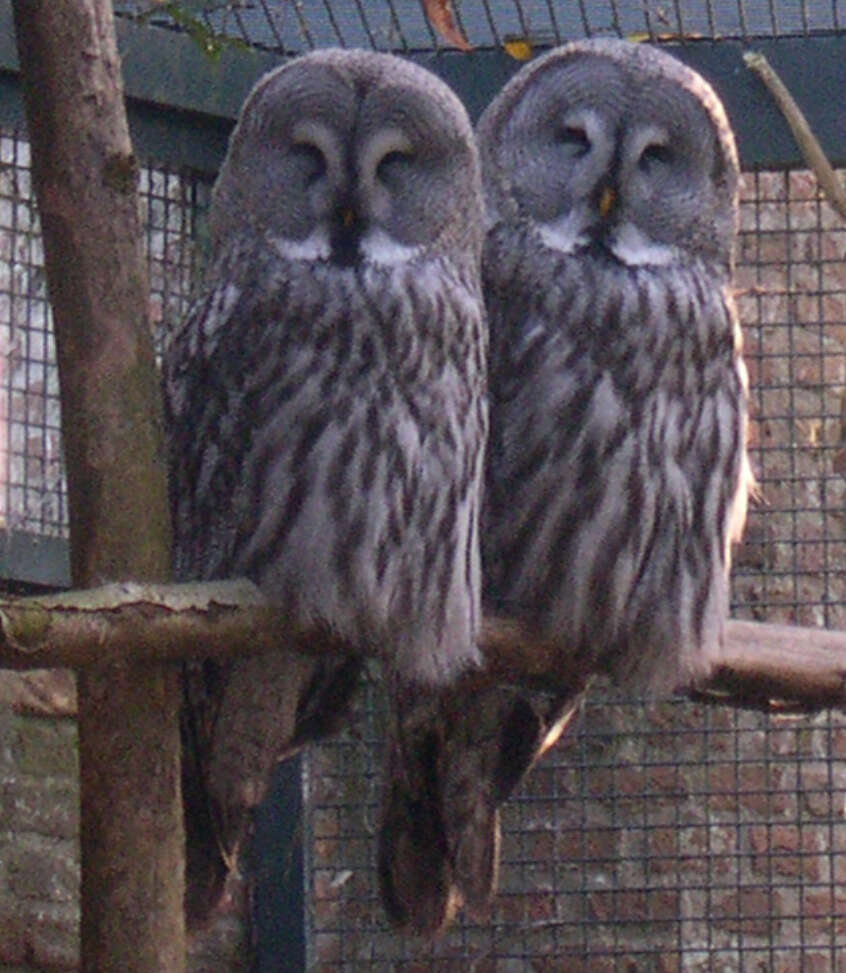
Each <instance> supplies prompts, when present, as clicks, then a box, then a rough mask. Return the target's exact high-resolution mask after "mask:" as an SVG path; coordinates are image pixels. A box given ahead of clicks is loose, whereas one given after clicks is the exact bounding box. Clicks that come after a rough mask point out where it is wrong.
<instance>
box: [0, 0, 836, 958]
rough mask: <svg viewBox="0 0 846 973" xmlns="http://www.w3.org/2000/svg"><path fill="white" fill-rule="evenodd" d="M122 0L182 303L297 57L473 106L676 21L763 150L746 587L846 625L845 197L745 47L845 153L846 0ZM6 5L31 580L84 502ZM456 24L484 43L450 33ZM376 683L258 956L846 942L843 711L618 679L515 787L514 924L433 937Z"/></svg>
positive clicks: (11, 212)
mask: <svg viewBox="0 0 846 973" xmlns="http://www.w3.org/2000/svg"><path fill="white" fill-rule="evenodd" d="M115 6H116V9H117V12H118V13H119V14H120V20H119V36H120V40H121V45H122V52H123V55H124V60H125V74H126V79H127V93H128V95H129V98H130V100H129V107H130V120H131V123H132V125H133V135H134V138H135V144H136V150H137V151H138V153H139V155H140V156H141V158H142V159H143V160H144V162H145V168H144V170H143V173H142V182H141V190H142V199H143V207H144V215H145V219H146V226H147V243H148V254H149V266H150V275H151V286H152V292H151V302H152V307H153V312H154V318H155V320H156V321H157V322H159V325H160V327H161V328H162V329H166V328H167V327H168V326H169V324H171V323H172V322H174V321H175V320H177V319H178V318H179V316H180V315H181V314H182V313H184V311H185V309H186V306H187V303H188V300H189V295H190V291H191V286H192V279H193V277H194V274H195V273H196V272H197V268H198V267H199V266H200V265H201V263H202V253H203V242H204V229H203V227H204V223H203V220H204V211H205V207H206V204H207V200H208V192H209V188H210V185H211V182H212V180H213V178H214V173H215V169H216V166H217V164H218V163H219V161H220V158H221V155H222V151H223V148H224V146H225V139H226V134H227V131H228V128H229V126H230V125H231V121H232V118H233V116H234V114H235V112H236V111H237V108H238V105H239V103H240V101H241V99H242V98H243V95H244V94H245V93H246V91H247V90H248V89H249V87H250V85H251V83H252V81H253V80H254V79H255V78H256V77H257V76H258V75H259V74H260V73H261V72H262V71H263V70H265V69H267V68H268V67H270V66H272V65H274V64H276V63H279V62H280V61H281V60H282V59H283V58H284V57H287V56H290V55H292V54H294V53H297V52H300V51H303V50H307V49H310V48H313V47H319V46H327V45H338V44H340V45H344V46H363V47H374V48H378V49H384V50H393V51H396V52H398V53H401V54H407V55H409V56H412V57H415V58H417V59H419V60H421V61H422V62H423V63H425V64H426V65H428V66H429V67H431V68H433V69H434V70H435V71H436V72H438V73H440V74H441V75H442V76H443V77H445V78H446V79H447V80H448V81H449V82H450V83H451V84H452V85H453V86H454V87H455V88H456V90H457V91H458V92H459V94H460V95H461V96H462V97H463V98H464V99H465V101H466V103H467V104H468V107H469V109H470V110H471V112H472V113H473V114H474V115H477V114H478V112H479V111H480V110H481V108H482V107H484V105H485V104H486V102H487V101H488V100H489V98H490V96H491V95H492V94H493V93H494V92H495V91H496V90H497V89H498V87H499V86H500V85H501V83H502V82H503V80H504V79H505V78H507V77H508V76H509V75H510V74H511V73H513V71H515V70H516V69H517V68H519V66H520V63H521V60H520V59H521V58H525V57H527V56H529V54H530V53H532V52H538V51H541V50H543V49H545V48H547V47H549V46H551V45H553V44H556V43H560V42H563V41H564V40H566V39H569V38H574V37H582V36H592V35H603V34H606V35H607V34H611V35H618V36H624V37H630V38H632V39H636V40H644V41H651V42H653V43H660V44H667V45H671V48H672V50H673V51H674V52H675V53H676V54H677V55H678V56H679V57H681V58H682V59H683V60H685V61H687V62H688V63H690V64H691V65H693V66H694V67H696V68H697V69H698V70H700V71H701V72H702V73H703V74H704V75H705V76H706V77H708V78H709V79H710V80H711V81H712V82H713V83H714V85H715V86H716V87H717V89H718V91H719V93H720V94H721V96H722V97H723V99H724V101H725V103H726V106H727V108H728V111H729V114H730V116H731V119H732V122H733V124H734V127H735V130H736V133H737V136H738V141H739V147H740V151H741V157H742V161H743V167H744V183H743V191H742V200H741V232H740V241H739V249H738V267H737V288H738V293H737V297H738V304H739V309H740V316H741V320H742V322H743V326H744V337H745V351H746V359H747V362H748V364H749V367H750V372H751V378H752V386H753V388H752V410H753V424H752V459H753V464H754V467H755V472H756V475H757V477H758V481H759V483H760V488H761V490H760V493H761V496H760V499H759V500H758V502H757V503H756V504H755V506H754V507H753V510H752V513H751V516H750V519H749V526H748V532H747V540H746V542H745V544H744V545H743V547H742V548H741V550H740V551H739V553H738V557H737V563H736V567H735V571H734V587H733V592H734V609H733V611H734V615H735V616H736V617H738V618H747V619H755V620H766V621H778V622H787V623H795V624H800V625H804V626H822V627H829V628H836V629H843V628H844V627H846V217H844V215H842V214H838V213H837V212H836V211H835V209H833V208H832V207H831V206H830V205H829V203H828V202H827V201H825V199H824V198H823V196H822V194H821V192H820V189H819V186H818V183H817V179H816V177H815V176H814V174H813V173H812V172H810V171H809V169H808V167H807V164H806V162H805V161H804V160H803V157H802V154H801V152H800V149H799V148H798V146H797V144H796V142H795V141H794V139H793V137H792V135H791V134H790V131H789V129H788V127H787V125H786V123H785V120H784V118H783V117H782V115H781V113H780V111H779V109H778V108H777V107H776V106H775V104H774V102H773V101H772V99H771V97H770V95H769V94H768V92H767V91H766V89H765V88H764V86H763V85H762V83H761V81H760V80H759V79H758V78H757V77H756V76H755V75H754V74H752V73H751V72H750V71H749V70H748V69H747V68H746V67H745V65H744V62H743V59H742V55H743V52H744V51H747V50H750V49H752V50H761V51H762V52H763V53H764V54H765V55H766V56H767V58H768V59H769V61H770V63H771V64H772V65H773V66H774V67H775V68H776V69H777V70H778V72H779V73H780V75H781V76H782V78H783V79H784V81H785V82H786V84H787V85H788V87H789V88H790V90H791V91H792V93H793V95H794V97H795V98H796V100H797V102H798V103H799V105H800V107H801V108H802V110H803V112H804V113H805V115H806V116H807V118H808V119H809V121H810V123H811V125H812V127H813V128H814V129H815V131H816V132H817V134H818V135H819V137H820V140H821V142H822V144H823V148H824V149H825V150H826V152H827V154H828V156H829V158H830V160H831V161H832V162H833V163H834V164H835V165H837V164H840V165H841V166H842V165H844V164H846V2H844V0H831V2H823V0H602V2H594V0H554V2H553V0H453V3H452V5H451V7H449V8H448V7H447V6H446V5H445V4H429V7H430V8H439V9H443V10H446V9H449V10H451V11H452V13H453V14H454V19H453V27H454V30H455V32H456V34H455V35H454V36H453V38H452V40H453V43H449V42H448V41H447V40H445V39H444V37H443V36H442V35H441V34H439V33H438V31H437V30H436V29H435V27H433V22H432V20H431V19H427V16H426V12H425V9H424V5H423V4H422V3H418V2H416V0H415V2H411V0H369V2H364V0H355V2H352V0H350V2H344V3H336V2H333V0H296V2H295V0H245V2H227V3H223V2H221V3H217V4H184V5H183V6H184V7H186V8H188V9H189V10H190V11H191V14H190V16H189V17H185V16H181V17H177V18H176V19H174V18H171V17H169V16H168V12H167V10H168V5H167V4H148V3H146V2H143V0H137V2H134V3H132V2H123V3H116V4H115ZM430 13H431V9H430ZM9 16H10V15H9V11H8V6H7V4H6V3H2V4H0V22H2V26H3V30H2V31H0V72H1V73H0V121H2V131H0V348H2V351H3V354H2V357H0V520H1V521H2V527H3V530H4V535H3V537H4V539H3V540H2V541H0V569H2V573H3V575H4V577H5V578H6V579H7V582H8V586H9V587H11V588H18V589H22V588H26V586H32V585H35V586H39V585H41V586H51V585H56V584H61V583H62V581H63V578H65V576H66V575H65V573H66V566H65V557H66V551H65V548H64V540H63V538H64V537H65V533H66V526H67V525H66V510H65V503H64V494H63V483H62V466H61V443H60V432H59V404H58V394H57V379H56V373H55V364H54V352H53V348H52V344H51V334H50V314H49V307H48V304H47V300H46V295H45V288H44V281H43V271H42V257H41V252H40V244H39V237H38V223H37V215H36V213H35V211H34V209H33V203H32V200H31V197H30V191H29V174H28V169H29V159H28V149H27V143H26V134H25V131H24V130H23V128H22V126H21V114H20V100H19V95H18V93H17V87H16V81H15V74H14V72H15V67H16V64H15V56H14V50H13V45H12V42H11V33H10V32H9V31H8V30H7V29H6V28H7V27H9ZM435 26H437V25H435ZM191 34H193V35H194V36H193V37H191V36H190V35H191ZM456 38H457V39H458V40H459V41H460V42H462V43H463V42H466V45H467V46H468V48H470V50H468V51H466V52H457V51H455V49H454V42H455V41H456ZM198 40H199V44H198ZM202 43H206V44H208V45H210V46H211V47H212V48H214V50H212V51H211V54H212V56H211V57H209V56H207V55H205V54H203V52H202V51H201V50H200V46H199V45H200V44H202ZM839 175H840V177H841V181H844V180H846V174H844V173H843V172H841V173H840V174H839ZM378 706H379V700H378V692H377V691H376V689H375V688H374V686H372V685H371V687H370V688H369V689H368V692H367V693H366V694H365V698H364V700H363V702H362V706H361V708H360V712H359V714H358V718H357V720H356V721H355V723H354V725H353V726H352V727H351V729H350V730H349V731H348V732H346V733H345V734H344V735H343V736H342V737H341V738H339V739H338V740H337V741H336V742H333V743H331V744H328V745H325V746H323V747H320V748H318V749H315V750H313V751H312V752H310V753H309V754H308V755H307V757H306V758H305V759H304V760H303V761H302V763H301V765H299V766H297V767H296V768H294V769H293V770H291V769H290V768H289V770H288V777H289V779H290V777H291V775H292V773H293V774H294V775H295V776H296V777H297V779H298V781H299V782H300V784H301V787H299V788H298V791H299V793H300V794H301V798H302V830H301V831H299V830H297V831H296V833H295V835H294V837H293V841H294V844H293V846H292V847H291V848H288V847H285V848H280V846H279V843H280V842H282V840H283V839H282V838H281V837H280V834H279V831H278V828H277V830H276V831H274V827H275V825H273V823H272V821H271V820H270V818H272V815H271V814H270V812H268V821H267V822H266V823H265V824H263V825H262V826H261V834H262V839H261V840H262V845H261V848H260V853H259V856H258V858H257V864H256V869H257V874H258V877H259V880H260V886H261V881H264V879H267V881H266V883H265V884H266V886H267V890H266V891H264V892H263V893H262V895H263V896H264V898H260V900H259V906H260V909H259V911H260V915H259V916H258V928H259V948H258V957H259V958H258V960H257V963H258V964H259V968H260V969H266V970H276V969H288V968H289V967H287V966H280V965H278V964H279V963H282V962H283V961H282V960H281V959H279V957H280V956H281V955H283V954H285V953H286V952H287V953H288V954H289V955H293V954H291V952H290V951H291V950H296V949H298V948H300V946H303V948H304V953H305V963H306V964H307V967H308V968H309V969H314V970H331V969H338V970H388V969H394V968H395V969H403V970H406V971H412V970H418V969H419V970H422V969H434V970H444V971H447V970H455V971H458V970H462V971H463V970H474V971H477V973H483V971H485V973H486V971H509V973H511V971H518V970H526V971H529V970H533V971H540V970H550V971H552V970H567V971H578V970H585V971H590V973H605V971H609V973H610V971H625V973H637V971H641V973H647V971H661V973H673V971H691V973H693V971H714V973H716V971H744V973H747V971H748V973H752V971H754V973H760V971H767V973H777V971H783V973H787V971H805V973H823V971H829V970H831V971H836V970H841V969H842V970H846V945H844V943H846V719H844V716H843V714H842V713H841V712H839V711H823V712H818V713H813V714H808V713H802V712H792V711H791V710H790V708H789V707H784V708H781V709H779V708H778V707H775V708H771V709H770V710H769V711H767V712H759V711H755V710H751V709H740V708H736V707H731V706H722V705H715V704H714V703H713V702H705V701H698V702H694V701H690V700H684V699H673V700H666V701H658V702H654V701H652V702H644V701H641V700H638V699H631V698H625V697H620V696H619V695H615V694H613V693H611V692H610V691H609V690H603V689H602V688H601V687H600V688H599V689H598V690H597V691H595V692H594V693H593V694H592V696H591V698H590V701H589V704H588V705H587V707H586V709H585V712H584V715H583V718H582V721H581V725H580V727H579V729H578V731H577V733H575V734H574V735H573V737H572V740H571V742H570V745H569V746H566V747H560V748H559V749H557V750H555V751H553V752H552V753H551V754H550V755H548V757H547V758H546V759H545V760H544V762H543V763H542V765H541V766H540V767H539V768H537V769H536V770H535V771H534V773H533V775H532V776H531V778H530V779H529V781H528V783H527V784H526V786H525V787H524V789H523V790H522V792H521V793H520V795H519V796H518V797H517V798H516V799H514V800H513V801H511V802H510V803H509V805H508V806H507V807H506V808H505V811H504V818H503V820H504V832H505V834H504V842H503V870H502V878H501V893H500V895H499V898H498V900H497V904H496V908H495V911H494V913H493V915H492V917H491V921H490V923H487V924H484V925H478V926H477V925H471V924H460V925H458V926H457V927H456V928H455V929H454V930H453V931H452V932H451V933H450V934H449V935H447V936H446V937H445V938H444V939H443V940H441V941H440V942H438V943H437V944H435V945H434V946H425V947H424V946H422V945H421V944H419V943H417V942H415V941H413V940H408V941H405V940H402V939H399V938H398V937H397V936H396V935H394V934H393V933H392V932H390V931H389V930H388V929H387V928H386V927H385V925H384V921H383V918H382V916H381V913H380V908H379V904H378V899H377V894H376V887H375V873H374V865H373V831H374V815H375V810H376V806H377V802H378V796H379V791H378V784H379V782H378V779H377V777H376V768H377V766H378V760H377V752H378V746H379V740H378V734H377V731H376V726H377V723H376V721H375V719H374V714H375V713H376V712H377V711H378ZM289 783H290V780H289ZM289 791H290V788H289ZM285 800H287V801H289V802H290V800H291V799H290V793H289V795H288V797H286V798H285ZM293 803H294V804H296V803H297V802H296V801H294V802H293ZM265 832H266V833H265ZM300 838H301V839H302V843H301V846H300V845H299V844H298V842H299V840H300ZM283 843H284V842H283ZM271 873H272V875H271ZM280 875H281V879H280ZM268 876H270V878H273V881H280V880H281V881H282V882H283V884H285V883H287V886H288V888H287V890H286V893H285V894H286V895H288V894H289V893H290V891H291V887H292V886H293V887H295V889H296V888H301V889H302V891H303V893H304V899H303V901H304V905H303V907H302V908H300V907H299V906H298V905H297V895H293V897H292V898H289V899H287V900H286V902H287V904H285V905H280V901H279V895H280V893H278V891H277V892H273V891H272V889H270V885H271V884H272V883H271V881H270V878H269V877H268ZM2 882H3V877H2V876H1V875H0V885H2ZM291 902H294V906H292V905H291ZM274 910H277V911H276V912H274ZM279 910H283V911H284V912H285V915H284V916H283V917H280V915H279ZM292 925H293V926H294V927H295V931H294V933H293V934H292V933H291V929H292ZM281 930H284V931H285V932H284V935H283V932H282V931H281ZM303 944H304V945H303ZM274 957H276V958H274ZM274 964H277V965H274ZM290 968H294V967H290ZM26 970H27V973H29V970H30V967H27V968H26Z"/></svg>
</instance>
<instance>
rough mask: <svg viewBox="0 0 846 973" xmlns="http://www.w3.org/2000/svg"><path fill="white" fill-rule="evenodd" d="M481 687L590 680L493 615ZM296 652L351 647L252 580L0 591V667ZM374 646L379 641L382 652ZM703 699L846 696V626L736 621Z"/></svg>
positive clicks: (817, 700)
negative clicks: (286, 608) (15, 593)
mask: <svg viewBox="0 0 846 973" xmlns="http://www.w3.org/2000/svg"><path fill="white" fill-rule="evenodd" d="M482 649H483V652H484V655H485V661H486V665H485V669H484V670H483V671H481V672H479V673H478V681H479V683H480V685H481V684H485V683H487V684H490V683H512V684H521V685H526V686H530V687H532V688H535V689H546V690H549V691H550V692H555V693H564V692H571V691H577V690H578V689H580V688H581V687H582V685H583V682H584V676H585V674H584V673H581V672H579V671H578V666H576V665H575V664H574V662H573V660H568V659H567V657H566V654H565V653H563V652H562V650H561V647H560V646H554V645H551V644H539V643H538V642H537V640H536V639H535V640H532V639H530V637H529V636H528V634H527V633H526V632H525V630H523V629H522V628H521V627H520V625H519V624H518V623H516V622H514V621H511V620H505V619H488V620H487V621H486V622H485V625H484V629H483V633H482ZM269 651H288V652H297V653H304V654H314V653H338V654H348V653H349V652H350V651H351V649H350V647H349V646H348V645H346V644H345V643H344V642H343V641H341V640H339V639H338V638H336V637H334V636H333V635H332V634H331V633H330V632H328V631H327V630H320V629H315V630H309V631H298V630H296V629H293V628H292V627H291V625H290V624H289V622H288V621H287V620H286V618H285V617H284V615H283V613H281V612H280V611H278V610H277V609H275V608H273V607H271V606H270V605H269V604H268V603H267V601H266V600H265V599H264V597H263V596H262V594H261V593H260V592H259V590H258V588H256V587H255V585H253V584H252V583H251V582H249V581H245V580H235V581H218V582H209V583H197V584H181V585H147V584H135V583H131V584H117V585H109V586H106V587H103V588H96V589H90V590H85V591H70V592H65V593H63V594H58V595H49V596H39V597H31V598H8V599H2V600H0V667H5V668H11V669H42V668H50V667H67V668H74V669H81V668H84V667H86V666H89V665H94V664H97V665H102V664H103V663H118V662H125V661H127V660H128V659H130V658H132V659H134V660H136V661H151V662H153V661H156V662H161V661H176V660H179V659H186V658H205V657H210V656H214V657H218V658H219V657H225V656H235V655H245V654H249V653H261V652H269ZM374 654H375V650H374ZM681 688H682V691H689V692H690V693H692V694H693V695H694V696H696V697H697V698H706V699H708V700H710V701H714V702H720V703H729V704H734V705H741V706H751V707H760V706H765V707H769V708H772V707H773V706H775V707H779V706H791V707H794V708H795V707H801V708H810V709H815V708H820V707H823V706H844V705H846V633H844V632H839V631H829V630H826V629H816V628H799V627H797V626H790V625H770V624H766V623H761V622H747V621H737V620H731V621H730V622H729V625H728V632H727V639H726V646H725V651H724V654H723V656H722V658H720V659H719V660H718V661H717V662H716V663H715V664H714V666H713V668H712V671H711V672H710V673H707V674H706V675H705V677H704V678H703V679H702V680H701V681H700V682H699V683H698V684H697V685H696V686H692V687H681Z"/></svg>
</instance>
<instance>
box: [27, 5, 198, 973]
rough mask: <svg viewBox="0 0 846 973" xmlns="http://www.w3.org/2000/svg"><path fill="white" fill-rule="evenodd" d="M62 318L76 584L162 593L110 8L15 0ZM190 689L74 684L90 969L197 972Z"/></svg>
mask: <svg viewBox="0 0 846 973" xmlns="http://www.w3.org/2000/svg"><path fill="white" fill-rule="evenodd" d="M13 10H14V19H15V31H16V35H17V43H18V53H19V57H20V63H21V74H22V80H23V88H24V98H25V105H26V112H27V121H28V129H29V137H30V141H31V144H32V160H33V161H32V169H33V177H34V186H35V193H36V198H37V201H38V207H39V213H40V217H41V227H42V232H43V239H44V252H45V263H46V272H47V283H48V288H49V292H50V300H51V303H52V306H53V315H54V324H55V333H56V342H57V349H58V363H59V378H60V386H61V403H62V418H63V424H62V434H63V439H64V450H65V464H66V470H67V478H68V494H69V507H70V519H71V573H72V578H73V583H74V585H75V586H77V587H88V586H91V585H97V584H102V583H103V582H104V581H107V580H123V579H128V578H137V579H140V580H150V581H165V580H167V577H168V573H169V552H168V544H169V525H168V510H167V499H166V489H167V488H166V475H165V466H164V449H163V436H162V421H161V406H160V402H159V393H158V383H157V379H156V377H155V364H154V355H153V345H152V337H151V333H150V322H149V314H148V288H147V276H146V269H145V262H144V256H143V251H142V246H141V231H140V225H139V220H138V201H137V192H136V181H137V169H136V162H135V159H134V156H133V154H132V145H131V143H130V139H129V131H128V126H127V122H126V114H125V109H124V104H123V86H122V82H121V75H120V64H119V59H118V54H117V45H116V41H115V29H114V20H113V13H112V4H111V3H110V2H109V0H14V2H13ZM177 680H178V677H177V670H176V668H175V667H173V666H170V667H168V666H162V665H158V664H149V663H147V664H144V663H137V662H127V663H124V664H112V665H110V666H109V667H107V668H106V667H95V668H92V669H86V670H85V671H84V672H80V674H79V750H80V769H81V802H82V827H81V840H82V930H81V938H82V970H83V971H85V973H118V971H120V973H133V971H137V973H152V971H180V970H183V969H184V962H185V960H184V952H185V942H184V940H185V936H184V923H183V918H182V901H183V885H184V877H183V871H184V865H183V843H184V842H183V831H182V817H181V800H180V775H179V732H178V681H177Z"/></svg>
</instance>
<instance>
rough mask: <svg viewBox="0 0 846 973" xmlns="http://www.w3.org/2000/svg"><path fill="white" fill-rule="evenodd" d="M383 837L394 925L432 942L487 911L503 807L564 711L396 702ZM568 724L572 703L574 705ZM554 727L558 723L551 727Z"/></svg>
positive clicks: (487, 700) (423, 699) (525, 704)
mask: <svg viewBox="0 0 846 973" xmlns="http://www.w3.org/2000/svg"><path fill="white" fill-rule="evenodd" d="M395 704H396V705H395V713H394V719H395V725H394V726H393V728H392V733H391V735H390V736H391V738H390V740H389V753H388V764H387V768H386V787H385V801H384V808H383V817H382V826H381V831H380V836H379V868H378V870H379V881H380V885H381V893H382V900H383V903H384V907H385V911H386V913H387V915H388V918H389V919H390V921H391V922H392V923H393V924H394V925H396V926H399V927H404V928H408V929H409V930H411V931H413V932H415V933H418V934H422V935H433V934H436V933H438V932H440V931H441V930H443V929H444V928H445V927H446V926H447V925H448V924H449V922H450V921H451V920H452V918H453V917H454V915H455V913H456V912H457V910H458V908H459V907H460V906H461V905H464V907H465V908H466V909H467V911H468V913H469V914H470V915H471V916H472V917H473V918H477V919H479V918H482V917H484V916H486V915H487V914H488V912H489V909H490V905H491V901H492V899H493V895H494V893H495V891H496V886H497V878H498V871H499V842H500V831H499V812H498V808H499V805H500V804H502V803H503V802H504V801H505V800H507V798H508V797H509V796H510V795H511V794H512V793H513V791H514V790H515V789H516V788H517V787H518V785H519V784H520V782H521V781H522V780H523V778H524V776H525V774H526V773H527V772H528V770H529V769H530V767H531V766H532V764H533V763H534V762H535V760H536V759H537V757H538V755H539V754H540V753H542V752H543V751H544V750H545V749H546V748H548V746H551V742H552V741H551V737H552V736H554V737H555V739H557V738H558V736H560V732H561V730H559V729H557V726H555V727H554V726H553V723H555V724H558V723H560V724H561V727H562V729H563V726H564V725H565V724H566V722H567V721H568V720H566V719H564V714H563V709H564V703H563V701H561V700H557V701H555V704H554V705H552V706H551V705H550V702H549V700H548V699H547V698H543V699H542V698H541V697H537V698H534V697H528V696H525V695H520V694H517V693H515V692H512V691H510V690H507V689H485V690H481V691H479V690H472V689H471V687H469V686H457V687H451V688H450V689H449V690H442V691H439V692H434V691H431V690H429V691H421V690H420V688H419V687H416V689H415V691H414V693H413V694H412V693H410V692H408V691H407V690H405V691H402V690H401V691H400V692H399V693H397V698H396V701H395ZM568 706H569V712H570V714H571V715H572V712H573V711H574V704H573V701H572V700H569V701H568ZM553 718H554V719H553Z"/></svg>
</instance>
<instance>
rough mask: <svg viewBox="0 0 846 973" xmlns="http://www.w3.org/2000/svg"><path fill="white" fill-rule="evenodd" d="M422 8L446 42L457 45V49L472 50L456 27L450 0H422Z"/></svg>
mask: <svg viewBox="0 0 846 973" xmlns="http://www.w3.org/2000/svg"><path fill="white" fill-rule="evenodd" d="M423 9H424V10H425V11H426V16H427V17H428V18H429V23H430V24H431V25H432V27H434V29H435V30H436V31H437V32H438V33H439V34H440V35H441V37H442V38H443V39H444V40H445V41H446V42H447V44H451V45H452V46H453V47H457V48H458V49H459V51H472V50H473V48H472V46H471V44H470V43H469V42H468V40H467V38H466V37H465V36H464V34H462V33H461V31H460V30H459V28H458V24H457V23H456V21H455V14H454V13H453V10H452V2H451V0H423Z"/></svg>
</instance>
